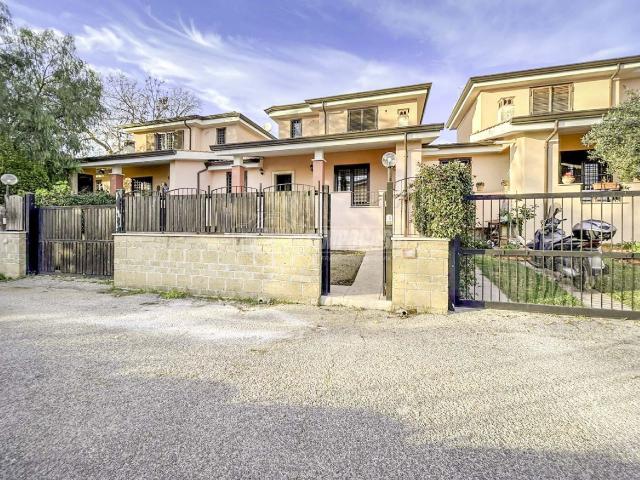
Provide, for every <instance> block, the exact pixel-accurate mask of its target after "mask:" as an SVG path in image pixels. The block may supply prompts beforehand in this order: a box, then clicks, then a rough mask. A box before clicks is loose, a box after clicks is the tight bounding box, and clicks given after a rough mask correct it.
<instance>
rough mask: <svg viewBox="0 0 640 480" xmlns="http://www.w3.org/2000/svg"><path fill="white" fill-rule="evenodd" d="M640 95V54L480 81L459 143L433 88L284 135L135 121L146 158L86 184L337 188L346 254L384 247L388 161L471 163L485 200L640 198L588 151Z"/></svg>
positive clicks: (284, 128)
mask: <svg viewBox="0 0 640 480" xmlns="http://www.w3.org/2000/svg"><path fill="white" fill-rule="evenodd" d="M632 89H639V90H640V56H634V57H625V58H615V59H610V60H601V61H593V62H584V63H577V64H570V65H561V66H555V67H545V68H536V69H531V70H523V71H516V72H508V73H499V74H493V75H485V76H480V77H472V78H470V79H469V81H468V82H467V84H466V85H465V87H464V89H463V91H462V94H461V95H460V98H459V99H458V101H457V102H456V104H455V106H454V108H453V111H452V113H451V116H450V117H449V119H448V121H447V127H448V128H450V129H455V130H456V131H457V141H456V143H452V144H434V143H433V142H434V141H435V140H436V139H437V138H438V135H439V133H440V130H441V129H442V128H444V125H443V124H429V125H425V124H422V119H423V116H424V112H425V108H426V104H427V100H428V97H429V92H430V90H431V84H429V83H423V84H418V85H408V86H403V87H396V88H387V89H381V90H372V91H365V92H357V93H348V94H341V95H334V96H327V97H318V98H312V99H307V100H305V101H303V102H300V103H295V104H288V105H276V106H272V107H270V108H267V109H266V110H265V111H266V113H267V114H268V115H269V116H270V117H271V119H272V120H273V121H274V122H275V123H276V124H277V126H278V138H275V137H274V136H273V135H271V133H269V132H268V131H266V130H264V129H263V128H261V127H259V126H258V125H256V124H255V123H254V122H253V121H251V120H250V119H248V118H247V117H245V116H244V115H242V114H240V113H236V112H231V113H225V114H218V115H209V116H199V115H194V116H189V117H183V118H176V119H171V120H166V121H156V122H147V123H142V124H136V125H128V126H125V128H124V130H125V131H126V132H128V133H130V134H131V135H132V137H133V143H134V146H133V151H131V152H129V153H124V154H119V155H111V156H106V157H97V158H88V159H84V160H83V162H84V163H83V173H82V174H81V175H79V176H78V178H77V179H76V180H75V182H76V187H77V188H78V189H79V190H81V189H83V188H88V189H100V188H103V189H110V190H111V191H114V190H115V189H116V188H121V187H122V186H123V185H124V186H125V187H126V188H130V189H134V190H135V189H154V190H155V189H158V188H162V187H164V186H165V185H166V187H167V188H169V189H180V188H195V187H199V188H201V189H209V188H210V189H218V188H219V189H223V190H224V189H227V190H229V191H230V190H231V189H232V188H243V187H248V188H260V187H262V188H266V187H274V188H278V189H287V188H295V187H291V185H309V186H313V187H318V186H319V185H328V186H329V188H330V190H331V191H332V192H333V195H332V196H331V198H332V205H331V207H332V245H333V248H368V247H379V246H381V244H382V229H383V225H382V223H383V214H382V203H381V202H380V201H379V194H380V192H381V191H382V190H384V188H385V183H386V171H385V169H384V167H383V166H382V164H381V161H380V159H381V157H382V155H383V154H384V153H385V152H388V151H392V152H395V153H396V154H397V158H398V162H397V166H396V168H395V171H394V176H395V178H394V180H396V181H397V182H399V184H400V185H402V184H403V180H406V179H410V178H411V177H412V176H414V175H415V174H416V172H417V171H418V168H419V167H420V165H421V164H430V163H438V162H444V161H451V160H453V159H458V160H462V161H465V162H468V163H469V164H470V166H471V170H472V173H473V175H474V177H475V181H476V182H477V184H482V185H478V186H477V189H478V191H482V192H484V193H503V192H507V193H521V194H523V193H524V194H527V193H559V192H579V191H582V190H589V189H593V188H594V185H598V184H599V183H600V182H601V181H605V180H606V181H608V184H607V185H609V187H608V188H627V189H631V190H640V182H631V183H630V184H627V185H619V184H618V185H616V182H617V179H616V178H613V177H612V176H611V175H609V174H608V172H606V171H605V169H604V168H603V166H602V165H600V164H598V163H597V162H593V161H591V160H589V158H588V156H587V148H586V147H585V146H584V145H582V143H581V138H582V137H583V136H584V134H585V133H586V132H587V131H588V130H589V129H590V128H591V127H592V126H593V125H594V124H596V123H598V122H600V121H602V117H603V115H604V114H605V113H606V112H607V110H608V109H609V108H611V107H612V106H614V105H618V104H619V103H620V102H622V101H623V100H624V99H625V98H626V95H627V94H628V92H629V91H630V90H632ZM207 161H208V162H209V163H208V164H207V165H206V166H205V162H207ZM569 173H570V174H571V175H568V174H569ZM565 176H570V177H572V181H567V179H566V178H565V179H564V180H563V177H565ZM612 185H613V187H611V186H612ZM600 187H601V186H600ZM400 188H401V187H400ZM596 188H598V187H596ZM576 208H577V207H576ZM603 208H608V207H603ZM398 218H399V219H400V220H401V221H402V222H405V224H407V225H402V226H400V228H399V229H397V231H402V232H404V231H408V230H410V225H408V219H409V216H408V215H400V216H398ZM613 220H614V222H615V221H617V220H616V219H613Z"/></svg>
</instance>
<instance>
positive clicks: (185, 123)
mask: <svg viewBox="0 0 640 480" xmlns="http://www.w3.org/2000/svg"><path fill="white" fill-rule="evenodd" d="M184 126H185V127H187V128H188V129H189V150H191V127H190V126H189V125H188V124H187V121H186V120H185V121H184Z"/></svg>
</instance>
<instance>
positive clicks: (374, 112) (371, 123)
mask: <svg viewBox="0 0 640 480" xmlns="http://www.w3.org/2000/svg"><path fill="white" fill-rule="evenodd" d="M377 124H378V109H377V108H375V107H374V108H365V109H363V110H362V130H375V129H376V128H377Z"/></svg>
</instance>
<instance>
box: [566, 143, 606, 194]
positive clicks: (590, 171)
mask: <svg viewBox="0 0 640 480" xmlns="http://www.w3.org/2000/svg"><path fill="white" fill-rule="evenodd" d="M559 173H560V178H559V179H558V180H559V182H561V183H576V184H582V189H583V190H593V184H594V183H598V182H609V181H611V180H612V176H611V174H609V173H608V172H607V170H606V167H605V165H603V164H602V163H600V162H594V161H593V160H590V159H589V152H588V151H587V150H570V151H563V152H560V172H559ZM565 176H567V177H569V178H570V179H571V180H567V179H565V178H564V177H565Z"/></svg>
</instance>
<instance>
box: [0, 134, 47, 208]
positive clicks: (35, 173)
mask: <svg viewBox="0 0 640 480" xmlns="http://www.w3.org/2000/svg"><path fill="white" fill-rule="evenodd" d="M5 173H13V174H14V175H15V176H16V177H18V184H17V185H16V186H15V187H12V188H11V192H12V193H20V192H35V191H36V190H37V189H38V188H42V187H48V186H49V177H48V176H47V172H46V170H45V168H44V165H42V164H41V163H40V162H32V161H30V160H29V159H28V158H27V156H26V155H25V154H24V152H21V151H20V150H18V149H16V147H15V146H14V145H13V144H12V143H11V142H10V141H8V140H7V139H4V138H2V137H0V175H2V174H5ZM5 193H6V187H5V186H4V185H2V184H0V196H1V197H4V194H5Z"/></svg>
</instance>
